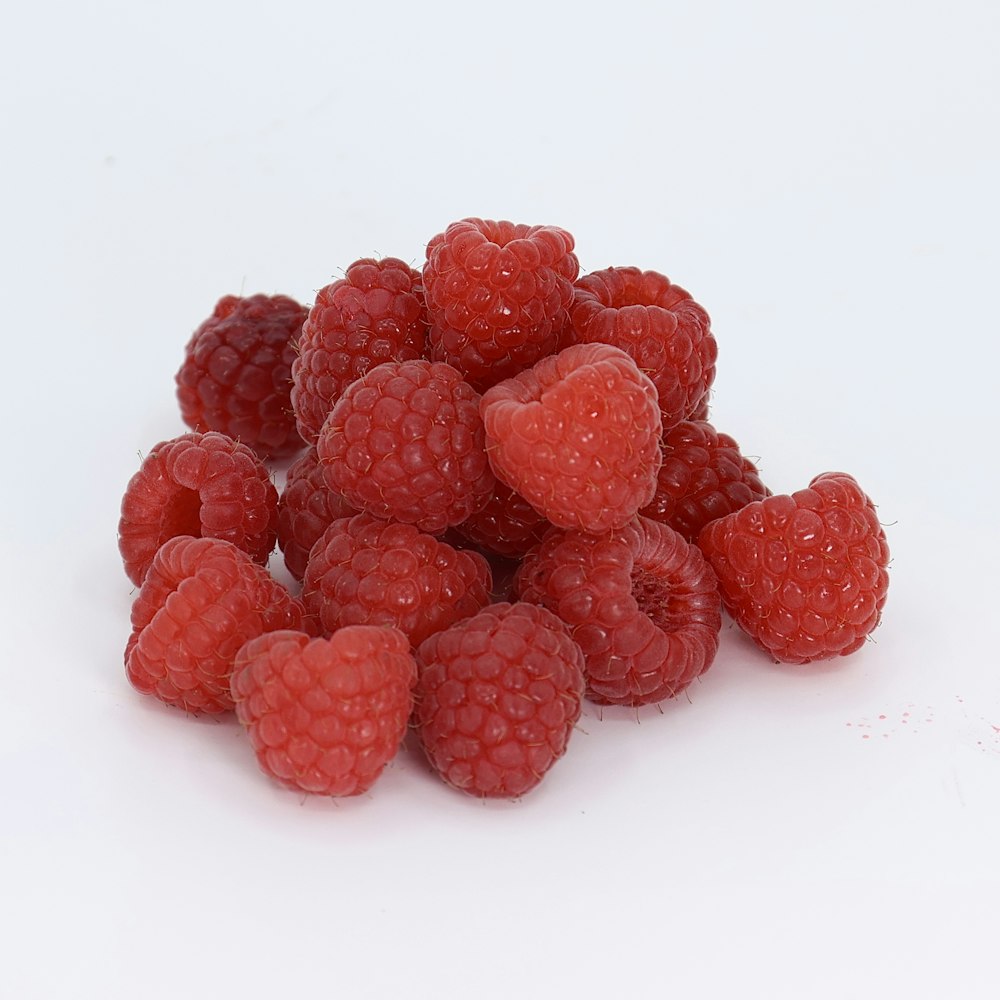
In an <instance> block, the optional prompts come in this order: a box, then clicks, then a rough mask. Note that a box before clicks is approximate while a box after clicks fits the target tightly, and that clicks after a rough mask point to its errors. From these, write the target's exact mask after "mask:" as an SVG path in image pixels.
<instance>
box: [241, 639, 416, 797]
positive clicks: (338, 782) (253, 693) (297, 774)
mask: <svg viewBox="0 0 1000 1000" xmlns="http://www.w3.org/2000/svg"><path fill="white" fill-rule="evenodd" d="M416 677H417V673H416V664H415V663H414V662H413V657H412V655H411V654H410V644H409V643H408V642H407V640H406V636H404V635H403V634H402V633H401V632H399V631H397V630H396V629H394V628H375V627H372V626H368V625H355V626H353V627H350V628H342V629H341V630H340V631H339V632H337V634H336V635H334V636H331V637H330V638H329V639H310V638H309V636H308V635H305V634H303V633H302V632H291V631H284V632H272V633H271V634H270V635H262V636H260V637H259V638H257V639H251V640H250V642H248V643H247V644H246V645H245V646H244V647H243V648H242V649H241V650H240V651H239V653H238V654H237V656H236V667H235V670H234V671H233V679H232V696H233V700H234V701H235V702H236V715H237V717H238V718H239V720H240V722H242V723H243V725H244V726H245V727H246V728H247V731H248V732H249V734H250V742H251V744H252V745H253V748H254V751H255V752H256V754H257V762H258V763H259V764H260V767H261V770H262V771H263V772H264V773H265V774H269V775H270V776H271V777H272V778H276V779H277V780H278V781H280V782H281V784H283V785H285V786H286V787H288V788H293V789H295V790H296V791H301V792H312V793H315V794H317V795H360V794H361V793H362V792H366V791H367V790H368V789H369V788H371V786H372V785H373V784H374V783H375V780H376V779H377V778H378V777H379V775H380V774H381V773H382V771H383V769H384V768H385V766H386V764H388V763H389V761H390V760H392V758H393V757H394V756H395V755H396V751H397V750H398V749H399V745H400V743H401V742H402V740H403V736H404V735H405V734H406V725H407V721H408V719H409V716H410V711H411V709H412V707H413V695H412V690H413V684H414V682H415V681H416Z"/></svg>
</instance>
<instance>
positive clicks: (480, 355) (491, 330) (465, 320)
mask: <svg viewBox="0 0 1000 1000" xmlns="http://www.w3.org/2000/svg"><path fill="white" fill-rule="evenodd" d="M572 251H573V237H572V236H570V234H569V233H567V232H566V231H565V230H564V229H559V228H557V227H556V226H524V225H515V224H514V223H512V222H492V221H489V220H485V219H463V220H462V221H461V222H453V223H452V224H451V225H450V226H449V227H448V228H447V229H446V230H445V231H444V232H443V233H439V234H438V235H437V236H435V237H434V238H433V239H432V240H431V241H430V243H428V244H427V262H426V263H425V264H424V286H425V288H426V289H427V309H428V312H429V313H430V319H431V330H430V343H431V356H432V357H433V358H434V359H435V360H437V361H447V362H448V364H451V365H454V366H455V367H456V368H457V369H458V370H459V371H460V372H462V374H463V375H464V376H465V377H466V378H467V379H468V380H469V382H470V383H472V385H474V386H475V387H476V388H477V389H480V390H482V389H485V388H487V387H488V386H491V385H494V384H495V383H497V382H499V381H500V380H501V379H505V378H509V377H510V376H511V375H516V374H517V373H518V372H520V371H523V370H524V369H525V368H529V367H530V366H531V365H533V364H534V363H535V362H536V361H538V360H539V358H543V357H545V356H546V355H548V354H552V353H553V351H555V350H556V349H557V347H558V345H559V338H560V336H561V335H562V333H563V331H564V330H565V328H566V327H568V325H569V314H568V311H567V310H568V308H569V306H570V303H571V302H572V299H573V282H574V281H575V280H576V277H577V275H578V274H579V271H580V265H579V262H578V261H577V259H576V255H575V254H574V253H573V252H572Z"/></svg>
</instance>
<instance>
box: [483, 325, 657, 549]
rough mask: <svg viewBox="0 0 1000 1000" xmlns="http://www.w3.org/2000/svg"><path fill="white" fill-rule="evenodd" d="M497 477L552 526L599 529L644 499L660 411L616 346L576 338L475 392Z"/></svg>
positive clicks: (618, 522)
mask: <svg viewBox="0 0 1000 1000" xmlns="http://www.w3.org/2000/svg"><path fill="white" fill-rule="evenodd" d="M481 409H482V414H483V421H484V423H485V425H486V441H487V448H488V450H489V456H490V463H491V465H492V466H493V469H494V471H495V472H496V474H497V476H498V477H499V478H500V479H501V480H503V482H505V483H506V484H507V485H508V486H510V487H511V488H512V489H514V490H515V491H516V492H517V493H519V494H520V495H521V496H523V497H524V498H525V499H526V500H527V501H528V502H529V503H530V504H531V505H532V506H533V507H534V508H535V510H537V511H538V512H539V513H540V514H542V515H543V516H544V517H546V518H547V519H548V520H549V521H551V522H552V524H554V525H558V526H559V527H564V528H575V529H578V530H580V531H589V532H593V533H595V534H601V533H603V532H605V531H608V530H609V529H611V528H619V527H621V526H622V525H624V524H626V523H627V522H628V521H629V520H631V518H632V517H634V516H635V514H636V512H637V511H638V510H639V509H640V508H641V507H644V506H645V505H646V504H648V503H649V502H650V501H651V500H652V499H653V494H654V491H655V489H656V473H657V471H658V470H659V468H660V462H661V461H662V456H661V453H660V434H661V423H660V412H659V408H658V406H657V402H656V390H655V389H654V387H653V383H652V382H650V380H649V379H648V378H647V377H646V376H645V375H643V374H642V372H640V371H639V369H638V368H637V367H636V365H635V362H634V361H633V360H632V359H631V358H630V357H629V356H628V355H627V354H626V353H625V352H624V351H621V350H619V349H618V348H616V347H610V346H608V345H607V344H580V345H576V346H573V347H568V348H566V350H564V351H561V352H560V353H559V354H556V355H553V356H552V357H548V358H543V359H542V360H541V361H539V362H538V364H536V365H535V366H534V367H533V368H531V369H529V370H528V371H525V372H522V373H521V374H520V375H517V376H515V377H514V378H512V379H508V380H507V381H506V382H501V383H500V384H499V385H496V386H494V387H493V388H492V389H489V390H487V392H486V393H485V394H484V395H483V400H482V404H481Z"/></svg>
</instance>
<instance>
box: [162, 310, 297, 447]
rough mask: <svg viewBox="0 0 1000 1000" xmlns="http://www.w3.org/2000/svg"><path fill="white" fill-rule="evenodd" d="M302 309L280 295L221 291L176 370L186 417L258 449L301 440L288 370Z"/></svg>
mask: <svg viewBox="0 0 1000 1000" xmlns="http://www.w3.org/2000/svg"><path fill="white" fill-rule="evenodd" d="M306 315H307V311H306V308H305V306H301V305H299V303H298V302H296V301H295V300H294V299H290V298H288V297H287V296H284V295H275V296H268V295H251V296H249V297H248V298H240V297H238V296H236V295H227V296H226V297H225V298H223V299H220V300H219V304H218V305H217V306H216V307H215V312H213V313H212V315H211V316H209V318H208V319H207V320H205V322H204V323H202V324H201V326H199V327H198V329H197V330H195V332H194V334H193V335H192V337H191V339H190V340H189V341H188V345H187V347H186V348H185V349H184V363H183V364H182V365H181V367H180V370H179V371H178V372H177V377H176V382H177V399H178V401H179V402H180V406H181V416H182V417H183V418H184V423H186V424H187V425H188V427H190V428H191V429H192V430H195V431H201V432H204V431H221V432H222V433H223V434H228V435H229V436H230V437H231V438H236V439H237V440H238V441H242V442H243V444H245V445H247V446H248V447H250V448H252V449H253V450H254V451H255V452H256V453H257V454H258V455H260V456H261V457H272V456H278V455H290V454H292V453H293V452H295V451H298V449H299V448H301V447H302V439H301V438H300V437H299V434H298V431H297V430H296V429H295V415H294V414H293V413H292V404H291V399H290V395H291V387H292V383H291V371H292V361H293V359H294V358H295V350H296V342H297V340H298V336H299V333H300V332H301V330H302V324H303V322H305V318H306Z"/></svg>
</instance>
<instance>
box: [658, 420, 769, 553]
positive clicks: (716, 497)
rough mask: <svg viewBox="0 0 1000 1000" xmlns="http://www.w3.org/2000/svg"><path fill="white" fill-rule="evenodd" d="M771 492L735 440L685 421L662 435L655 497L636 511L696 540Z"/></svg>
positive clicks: (695, 422)
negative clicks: (715, 523) (710, 524)
mask: <svg viewBox="0 0 1000 1000" xmlns="http://www.w3.org/2000/svg"><path fill="white" fill-rule="evenodd" d="M770 495H771V491H770V490H769V489H767V487H766V486H764V484H763V483H762V482H761V481H760V476H759V475H758V474H757V466H755V465H754V464H753V462H751V461H750V459H748V458H744V457H743V456H742V455H741V454H740V449H739V445H737V443H736V442H735V441H734V440H733V439H732V438H731V437H730V436H729V435H728V434H720V433H719V432H718V431H717V430H716V429H715V428H714V427H713V426H712V425H711V424H709V423H705V422H704V421H692V420H685V421H683V422H681V423H679V424H677V426H676V427H672V428H671V429H670V430H668V431H667V432H666V433H665V434H664V435H663V465H661V466H660V472H659V474H658V476H657V479H656V496H654V497H653V501H652V503H650V504H649V505H648V506H646V507H644V508H643V509H642V510H641V511H640V512H639V513H640V514H642V515H643V517H648V518H652V520H654V521H660V522H661V523H663V524H666V525H668V526H669V527H671V528H673V529H674V531H679V532H680V533H681V534H682V535H683V536H684V537H685V538H686V539H687V540H688V541H689V542H696V541H697V540H698V534H699V533H700V532H701V529H702V528H704V527H705V525H706V524H708V522H709V521H714V520H715V519H716V518H719V517H725V515H726V514H731V513H733V511H736V510H739V509H740V508H741V507H745V506H746V505H747V504H748V503H753V501H755V500H763V499H764V497H767V496H770Z"/></svg>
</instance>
